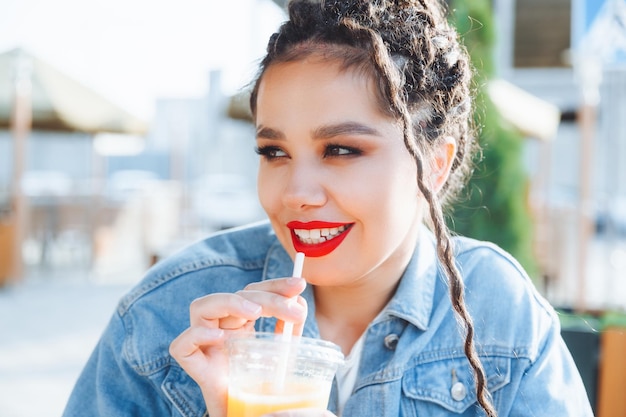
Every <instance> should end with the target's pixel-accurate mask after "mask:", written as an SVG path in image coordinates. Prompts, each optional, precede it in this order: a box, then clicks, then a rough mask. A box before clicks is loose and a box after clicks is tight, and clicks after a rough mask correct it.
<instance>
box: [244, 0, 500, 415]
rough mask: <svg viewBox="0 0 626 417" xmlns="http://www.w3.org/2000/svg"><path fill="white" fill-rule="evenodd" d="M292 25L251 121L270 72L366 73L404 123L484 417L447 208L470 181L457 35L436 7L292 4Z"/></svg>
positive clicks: (479, 370)
mask: <svg viewBox="0 0 626 417" xmlns="http://www.w3.org/2000/svg"><path fill="white" fill-rule="evenodd" d="M288 11H289V20H288V21H286V22H285V23H283V24H282V26H281V27H280V28H279V30H278V32H276V33H274V34H273V35H272V36H271V38H270V40H269V43H268V46H267V54H266V56H265V58H264V59H263V60H262V61H261V65H260V71H259V74H258V77H257V79H256V83H255V85H254V88H253V90H252V94H251V97H250V107H251V110H252V114H253V115H255V114H256V98H257V93H258V88H259V84H260V81H261V79H262V76H263V74H264V72H265V71H266V69H267V68H268V67H269V66H270V65H272V64H276V63H284V62H292V61H298V60H301V59H304V58H306V57H308V56H311V55H316V56H320V57H322V58H324V59H328V60H332V61H333V62H338V63H339V64H340V65H341V67H342V68H343V69H347V68H350V69H353V70H357V71H361V72H363V73H365V74H366V75H368V76H370V77H371V79H373V80H375V81H376V82H377V89H376V90H377V91H376V94H377V100H378V105H379V107H380V110H381V111H382V112H383V113H384V114H387V115H389V116H392V117H394V118H396V119H397V120H399V121H400V122H401V123H402V126H403V138H404V144H405V146H406V148H407V150H408V152H409V153H410V154H411V156H412V157H413V158H414V160H415V162H416V165H417V183H418V187H419V189H420V192H421V193H422V194H423V196H424V198H425V199H426V200H427V202H428V204H429V210H430V212H429V214H430V223H431V227H432V229H433V232H434V234H435V236H436V238H437V256H438V258H439V261H440V263H441V265H442V267H443V270H444V272H445V274H446V277H447V279H448V286H449V290H450V299H451V303H452V306H453V308H454V311H455V313H456V315H457V318H458V319H459V322H460V323H461V325H462V327H463V328H464V330H465V345H464V350H465V355H466V356H467V358H468V361H469V363H470V366H471V367H472V369H473V371H474V376H475V379H476V391H477V398H478V403H479V404H480V406H481V407H482V408H483V409H484V410H485V412H486V414H487V415H488V416H493V417H495V416H496V415H497V414H496V411H495V409H494V407H493V405H492V403H491V401H490V396H489V392H488V391H487V386H486V376H485V372H484V370H483V367H482V364H481V362H480V359H479V357H478V354H477V353H476V348H475V345H474V324H473V322H472V319H471V317H470V315H469V312H468V310H467V308H466V306H465V301H464V285H463V280H462V277H461V274H460V272H459V270H458V269H457V267H456V264H455V262H454V249H453V247H452V241H451V233H450V231H449V229H448V228H447V226H446V224H445V220H444V214H443V207H444V205H445V204H446V203H449V202H450V200H451V199H452V198H453V197H454V196H455V194H456V193H457V192H458V191H459V190H460V189H461V188H462V187H463V185H464V181H465V179H466V178H467V176H468V173H469V172H470V171H471V159H472V154H473V151H474V150H475V149H474V148H475V147H476V144H475V139H474V136H473V134H472V129H471V112H472V105H471V98H470V97H471V94H470V82H471V68H470V63H469V57H468V54H467V51H466V50H465V49H464V47H463V46H462V45H461V43H460V42H459V40H458V34H457V32H456V31H455V29H454V28H452V27H451V26H450V25H449V24H448V22H447V21H446V16H445V10H444V8H443V5H441V4H440V3H439V1H438V0H292V1H290V3H289V6H288ZM447 137H454V138H455V140H456V143H457V153H456V155H455V157H454V160H453V162H452V167H451V171H450V177H449V179H448V181H447V182H446V184H444V186H443V187H442V188H441V189H440V190H439V191H438V192H435V191H434V190H433V189H432V188H431V186H430V185H429V184H428V182H427V181H426V176H425V164H426V163H427V161H428V155H429V152H431V151H432V150H433V149H434V148H435V147H436V145H437V144H438V143H440V142H441V141H444V140H445V139H446V138H447Z"/></svg>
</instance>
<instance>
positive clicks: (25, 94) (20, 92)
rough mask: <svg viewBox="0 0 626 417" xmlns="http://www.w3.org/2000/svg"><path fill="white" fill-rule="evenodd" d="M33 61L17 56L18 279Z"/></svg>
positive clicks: (15, 272) (15, 273)
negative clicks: (23, 181) (23, 182)
mask: <svg viewBox="0 0 626 417" xmlns="http://www.w3.org/2000/svg"><path fill="white" fill-rule="evenodd" d="M31 65H32V63H31V62H30V60H29V59H28V58H27V57H25V56H23V55H21V54H20V55H18V56H17V57H16V65H15V81H14V82H15V89H14V94H15V95H14V100H13V113H12V115H11V128H12V129H11V130H12V135H13V183H12V187H13V190H12V191H13V192H12V195H13V220H14V222H13V224H14V234H13V236H14V237H13V254H12V255H13V256H12V263H13V267H12V268H11V269H12V273H11V276H12V278H13V279H14V280H19V279H21V278H22V277H23V274H24V265H23V259H22V243H23V241H24V234H25V232H26V224H27V206H26V198H25V196H24V191H23V188H22V178H23V176H24V167H25V161H26V141H27V139H28V135H29V133H30V130H31V126H32V102H31V72H32V68H31Z"/></svg>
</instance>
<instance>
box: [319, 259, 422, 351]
mask: <svg viewBox="0 0 626 417" xmlns="http://www.w3.org/2000/svg"><path fill="white" fill-rule="evenodd" d="M411 255H412V253H410V254H407V255H406V256H403V257H402V259H396V261H395V262H393V263H392V265H393V266H394V267H393V268H380V269H381V271H377V273H375V274H370V275H371V276H368V277H363V278H361V279H359V280H357V281H356V282H355V283H353V284H351V285H349V286H341V287H319V286H317V287H314V289H313V290H314V292H315V318H316V320H317V323H318V327H319V329H320V336H321V337H322V339H325V340H329V341H332V342H334V343H336V344H337V345H339V346H340V347H341V349H342V351H343V352H344V354H346V355H347V354H348V353H350V350H351V349H352V346H353V345H354V343H356V341H357V340H358V339H359V337H360V336H361V335H362V334H363V333H364V332H365V330H366V329H367V326H368V325H369V324H370V323H371V322H372V321H373V320H374V318H376V316H377V315H378V314H379V313H380V312H381V311H382V309H383V308H384V307H385V306H386V305H387V303H388V302H389V300H391V298H392V297H393V295H394V293H395V291H396V289H397V287H398V284H399V283H400V278H401V277H402V274H403V272H404V270H405V269H406V266H407V265H408V263H409V260H410V257H411Z"/></svg>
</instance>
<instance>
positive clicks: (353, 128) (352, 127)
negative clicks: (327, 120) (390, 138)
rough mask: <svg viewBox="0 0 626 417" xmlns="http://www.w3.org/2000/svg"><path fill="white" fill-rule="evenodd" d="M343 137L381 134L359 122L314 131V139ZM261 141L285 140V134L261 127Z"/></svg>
mask: <svg viewBox="0 0 626 417" xmlns="http://www.w3.org/2000/svg"><path fill="white" fill-rule="evenodd" d="M341 135H368V136H381V134H380V132H379V131H378V130H376V129H374V128H373V127H371V126H368V125H365V124H363V123H359V122H343V123H335V124H330V125H325V126H320V127H318V128H316V129H314V130H313V132H312V135H311V136H312V137H313V139H329V138H333V137H335V136H341ZM256 137H257V138H259V139H274V140H276V139H285V135H284V133H283V132H281V131H279V130H275V129H272V128H270V127H266V126H263V125H259V127H258V128H257V130H256Z"/></svg>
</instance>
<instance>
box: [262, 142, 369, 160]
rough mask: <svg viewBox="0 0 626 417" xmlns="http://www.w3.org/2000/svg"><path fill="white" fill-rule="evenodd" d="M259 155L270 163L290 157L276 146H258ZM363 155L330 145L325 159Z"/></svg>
mask: <svg viewBox="0 0 626 417" xmlns="http://www.w3.org/2000/svg"><path fill="white" fill-rule="evenodd" d="M254 151H255V152H256V153H257V155H260V156H262V157H263V158H265V159H266V160H268V161H272V160H275V159H278V158H284V157H289V155H288V154H287V152H285V151H284V150H283V149H282V148H281V147H279V146H275V145H265V146H258V147H256V148H255V149H254ZM362 154H363V151H362V150H361V149H359V148H355V147H353V146H346V145H339V144H333V143H329V144H326V145H325V146H324V151H323V155H322V156H323V158H350V157H356V156H360V155H362Z"/></svg>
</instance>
